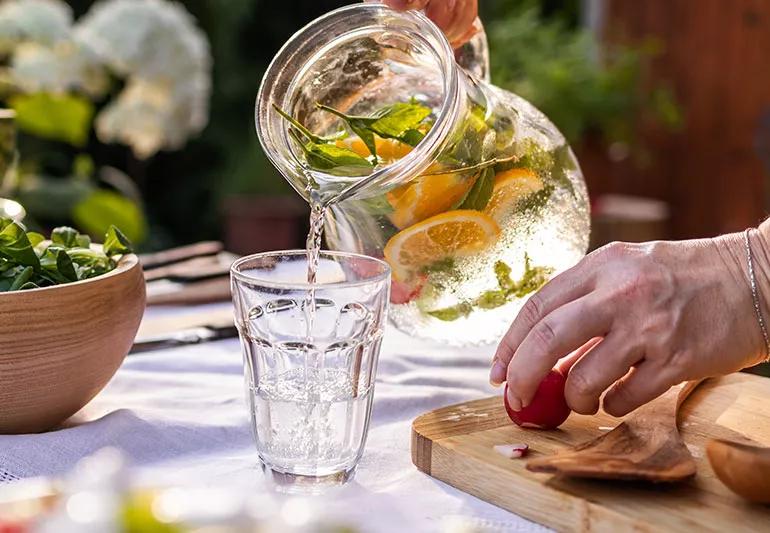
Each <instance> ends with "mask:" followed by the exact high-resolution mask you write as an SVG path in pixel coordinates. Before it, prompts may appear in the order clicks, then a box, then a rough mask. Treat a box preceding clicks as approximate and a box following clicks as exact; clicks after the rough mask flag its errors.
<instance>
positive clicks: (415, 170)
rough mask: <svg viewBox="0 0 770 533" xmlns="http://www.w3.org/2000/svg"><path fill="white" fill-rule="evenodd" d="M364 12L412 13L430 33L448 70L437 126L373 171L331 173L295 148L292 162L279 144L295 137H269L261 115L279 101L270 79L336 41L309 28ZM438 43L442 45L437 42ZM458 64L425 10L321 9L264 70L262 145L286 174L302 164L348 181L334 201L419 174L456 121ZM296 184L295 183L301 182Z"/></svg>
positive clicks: (429, 42)
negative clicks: (310, 38)
mask: <svg viewBox="0 0 770 533" xmlns="http://www.w3.org/2000/svg"><path fill="white" fill-rule="evenodd" d="M365 12H372V13H374V12H387V14H388V15H389V16H398V17H403V18H406V19H411V21H412V22H415V23H416V24H417V25H419V26H422V27H423V28H421V30H422V29H424V30H426V31H428V32H429V35H428V36H427V37H424V38H422V39H421V43H422V44H424V45H425V46H426V47H427V48H428V49H429V50H430V51H431V52H432V53H433V54H434V56H435V58H436V60H437V64H438V66H439V68H440V70H441V72H442V73H443V79H442V82H443V95H442V102H441V106H440V108H439V110H438V112H437V114H436V120H435V121H434V123H433V126H432V127H431V129H430V130H429V131H428V133H427V134H426V135H425V137H424V138H423V139H422V140H421V141H420V142H419V143H418V144H417V146H415V147H414V149H413V150H411V151H410V152H409V153H408V154H406V155H405V156H404V157H402V158H400V159H399V160H397V161H394V162H392V163H390V164H387V165H384V166H382V168H378V169H375V170H374V172H372V173H371V174H367V175H362V176H353V177H349V178H348V177H340V176H334V175H331V174H326V173H323V172H320V171H317V170H314V169H308V167H307V166H306V165H305V164H303V162H302V161H300V160H299V159H298V158H297V157H296V155H295V152H294V151H293V150H289V152H290V153H291V154H292V156H293V157H292V159H293V161H291V163H288V164H287V163H285V162H284V161H283V159H284V158H283V157H282V155H281V153H280V151H279V149H278V148H279V145H285V144H288V143H289V142H290V141H289V138H288V135H287V136H286V137H285V138H284V139H281V140H271V139H269V138H268V134H269V131H267V129H268V128H267V127H266V124H263V123H262V121H261V120H260V112H261V111H263V112H264V111H267V112H268V113H269V112H270V109H271V104H272V103H273V102H276V100H275V99H274V98H273V97H274V96H275V95H274V94H272V91H271V90H270V89H271V87H270V86H269V85H268V84H269V83H270V82H273V83H277V82H278V80H280V79H281V77H285V76H286V74H285V73H284V72H283V67H284V66H285V65H286V64H287V61H288V60H289V59H290V58H291V57H292V56H294V55H295V54H297V53H299V52H300V51H303V50H307V49H311V50H312V49H316V48H318V49H320V48H322V47H324V46H328V45H329V44H330V43H331V42H332V41H328V42H325V43H316V42H312V43H308V42H307V41H303V38H304V37H305V36H307V35H309V34H318V33H319V31H321V30H322V29H323V28H324V27H328V26H331V25H332V24H334V23H336V22H337V21H339V20H340V18H342V17H350V16H351V15H353V14H355V13H365ZM363 27H365V26H363ZM357 29H360V27H358V28H357V27H351V28H350V29H349V30H348V31H345V32H344V33H341V34H340V35H338V36H336V37H334V39H335V40H336V39H342V38H344V37H345V35H348V34H349V33H352V32H354V31H356V30H357ZM436 43H437V44H438V46H436ZM303 66H304V65H298V66H297V67H296V68H295V70H294V71H293V76H292V78H295V77H296V76H297V75H298V73H299V72H300V71H301V69H302V67H303ZM458 70H459V68H458V67H457V65H456V63H455V59H454V51H453V50H452V47H451V46H450V44H449V41H448V40H447V39H446V37H445V35H444V33H443V32H442V31H441V30H440V29H439V28H438V26H436V25H435V24H434V23H433V22H432V21H431V20H430V19H428V17H426V16H425V15H424V14H423V13H421V12H418V11H403V12H399V11H395V10H393V9H391V8H389V7H387V6H385V5H384V4H377V3H361V4H352V5H349V6H344V7H341V8H338V9H335V10H333V11H330V12H329V13H326V14H325V15H322V16H321V17H319V18H317V19H315V20H313V21H311V22H309V23H308V24H306V25H305V26H303V27H302V28H301V29H299V30H298V31H297V32H295V33H294V34H293V35H292V36H291V37H290V38H289V39H288V40H287V41H286V43H285V44H284V45H283V46H282V47H281V48H280V50H279V51H278V52H277V53H276V55H275V57H274V58H273V60H272V61H271V62H270V64H269V66H268V67H267V69H266V70H265V74H264V76H263V77H262V81H261V83H260V87H259V91H258V93H257V98H256V104H255V114H254V115H255V127H256V132H257V137H258V138H259V141H260V144H261V145H262V148H263V149H264V151H265V154H266V155H267V157H268V159H269V160H270V162H271V163H272V164H273V165H274V166H275V167H276V169H277V170H278V171H279V172H280V173H281V175H283V176H284V177H286V176H285V173H286V172H288V171H289V170H290V168H289V165H292V164H293V165H296V166H297V167H298V168H303V169H308V170H310V172H311V175H316V176H328V177H329V178H330V181H336V182H338V183H346V182H347V183H349V184H348V185H347V186H346V187H344V188H343V189H342V190H341V192H339V193H338V194H337V195H336V196H335V197H334V200H335V201H342V200H344V199H345V198H349V197H351V196H353V195H354V194H356V193H357V192H358V191H360V190H361V189H362V188H364V187H366V186H368V185H370V184H371V183H376V182H379V181H381V180H383V181H384V178H388V180H389V181H393V182H403V181H405V180H407V179H410V178H412V177H414V176H416V175H419V174H420V173H422V172H424V171H425V170H426V169H427V168H428V166H429V165H430V164H431V161H433V159H434V158H435V156H436V155H438V153H440V151H441V150H442V148H443V145H444V143H445V141H446V138H447V137H448V134H449V133H450V132H451V130H452V128H453V127H454V125H455V123H456V121H457V118H458V116H459V114H460V106H461V93H460V77H459V73H458ZM289 92H290V91H287V94H284V95H283V98H282V101H281V104H283V105H282V107H285V104H286V103H288V102H289V100H290V99H289V97H290V96H291V94H289ZM276 103H277V102H276ZM287 181H289V183H290V184H292V186H294V185H293V182H292V180H290V179H289V180H287ZM294 188H295V189H296V187H294ZM297 192H298V193H300V195H302V196H303V197H305V194H306V191H300V190H297Z"/></svg>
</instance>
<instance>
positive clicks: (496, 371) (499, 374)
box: [489, 358, 507, 387]
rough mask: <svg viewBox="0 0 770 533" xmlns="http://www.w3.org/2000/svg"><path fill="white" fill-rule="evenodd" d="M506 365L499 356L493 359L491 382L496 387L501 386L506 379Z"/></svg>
mask: <svg viewBox="0 0 770 533" xmlns="http://www.w3.org/2000/svg"><path fill="white" fill-rule="evenodd" d="M506 371H507V369H506V368H505V365H504V364H503V363H502V362H500V361H499V360H498V359H497V358H495V360H494V361H492V368H491V369H490V370H489V383H490V384H491V385H492V386H494V387H499V386H500V385H502V384H503V381H505V373H506Z"/></svg>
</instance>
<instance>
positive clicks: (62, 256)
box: [56, 250, 78, 281]
mask: <svg viewBox="0 0 770 533" xmlns="http://www.w3.org/2000/svg"><path fill="white" fill-rule="evenodd" d="M56 269H57V270H58V271H59V274H61V275H62V276H64V278H65V279H67V281H77V280H78V274H77V272H75V266H74V265H73V264H72V259H70V256H69V255H67V252H66V251H64V250H59V252H58V253H57V254H56Z"/></svg>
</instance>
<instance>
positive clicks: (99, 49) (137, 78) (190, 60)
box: [0, 0, 211, 158]
mask: <svg viewBox="0 0 770 533" xmlns="http://www.w3.org/2000/svg"><path fill="white" fill-rule="evenodd" d="M0 1H2V0H0ZM3 46H6V47H7V48H6V49H5V50H6V53H8V52H10V51H13V55H12V57H11V75H12V77H13V81H14V83H15V84H16V85H17V87H19V88H20V89H21V90H23V91H25V92H37V91H51V92H71V91H79V92H83V93H86V94H88V95H89V96H92V97H99V96H102V95H104V94H105V93H106V92H107V90H108V89H109V83H110V80H109V75H108V71H109V72H112V73H114V74H117V75H118V76H121V77H124V78H125V79H126V85H125V88H124V90H123V91H122V92H121V93H120V94H119V95H118V96H117V97H116V99H115V101H113V102H110V103H109V104H108V105H107V106H106V107H105V108H104V109H103V110H102V111H101V112H100V113H99V115H98V116H97V118H96V122H95V128H96V133H97V135H98V136H99V138H100V139H101V140H102V141H104V142H122V143H125V144H127V145H129V146H130V147H131V148H132V150H133V151H134V153H135V154H136V155H137V157H140V158H147V157H150V156H152V155H153V154H154V153H156V152H157V151H158V150H162V149H172V150H173V149H178V148H181V147H182V146H183V145H184V143H185V142H186V141H187V139H188V138H189V137H190V136H192V135H194V134H196V133H199V132H200V131H201V130H203V128H204V127H205V126H206V123H207V122H208V113H209V109H208V105H209V97H210V93H211V55H210V51H209V44H208V40H207V39H206V36H205V34H204V33H203V32H202V31H201V30H200V29H199V28H198V26H197V25H196V22H195V19H194V18H193V17H192V16H191V15H190V14H189V13H188V12H187V11H186V10H185V8H184V7H183V6H182V5H180V4H177V3H174V2H169V1H167V0H103V1H102V2H100V3H98V4H96V5H94V6H93V7H92V8H91V10H90V11H89V12H88V14H87V15H85V16H84V17H83V18H81V19H80V20H79V21H78V22H77V24H76V25H75V26H74V27H73V26H72V11H71V9H70V8H69V6H67V5H66V4H65V3H63V2H60V1H58V0H6V2H5V3H1V4H0V53H2V50H3ZM8 47H10V48H8Z"/></svg>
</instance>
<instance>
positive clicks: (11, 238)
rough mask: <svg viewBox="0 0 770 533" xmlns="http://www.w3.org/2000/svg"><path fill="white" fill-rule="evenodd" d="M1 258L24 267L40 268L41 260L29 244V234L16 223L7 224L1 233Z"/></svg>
mask: <svg viewBox="0 0 770 533" xmlns="http://www.w3.org/2000/svg"><path fill="white" fill-rule="evenodd" d="M0 256H2V257H5V258H7V259H10V260H12V261H15V262H16V263H18V264H20V265H23V266H31V267H33V268H34V269H39V268H40V260H39V259H38V257H37V254H35V250H34V249H33V248H32V243H30V242H29V238H28V237H27V233H26V232H25V231H24V228H22V227H21V226H20V225H19V224H17V223H16V222H11V223H10V224H7V225H6V226H5V227H4V228H3V230H2V231H0Z"/></svg>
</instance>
